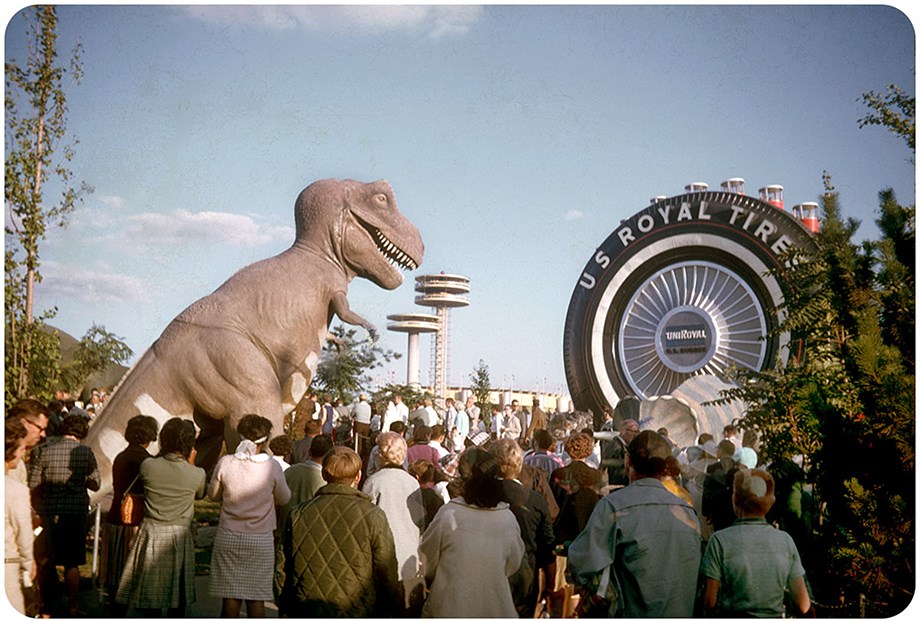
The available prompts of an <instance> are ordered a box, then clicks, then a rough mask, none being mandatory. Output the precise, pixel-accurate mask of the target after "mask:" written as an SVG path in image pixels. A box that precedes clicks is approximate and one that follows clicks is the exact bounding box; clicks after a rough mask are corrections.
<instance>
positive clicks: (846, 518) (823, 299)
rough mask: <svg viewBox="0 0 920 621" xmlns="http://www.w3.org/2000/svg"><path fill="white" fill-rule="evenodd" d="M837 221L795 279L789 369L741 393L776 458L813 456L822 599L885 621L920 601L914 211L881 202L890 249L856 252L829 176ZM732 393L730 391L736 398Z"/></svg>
mask: <svg viewBox="0 0 920 621" xmlns="http://www.w3.org/2000/svg"><path fill="white" fill-rule="evenodd" d="M825 187H826V193H825V196H824V198H823V206H824V214H825V216H824V220H823V222H822V228H821V232H820V233H819V234H818V237H817V241H818V244H819V249H818V251H817V253H816V254H815V256H812V257H802V256H799V257H789V258H790V260H791V259H793V258H794V259H795V261H793V262H792V263H790V267H789V268H788V269H786V270H783V271H784V273H785V276H786V279H787V282H788V292H787V295H786V299H785V303H784V307H783V309H782V311H783V312H784V313H785V318H784V321H783V323H782V325H781V326H780V328H779V329H780V330H782V331H788V332H789V333H790V334H791V335H792V340H791V342H790V345H791V346H790V355H789V357H788V360H787V361H786V363H785V364H784V365H780V366H779V367H778V368H777V369H776V370H775V371H771V372H768V373H752V372H739V373H738V374H737V377H736V380H737V382H738V385H739V386H741V388H738V389H736V390H733V391H731V396H734V397H737V398H741V399H743V400H745V401H747V402H748V403H751V404H752V406H751V409H750V410H749V412H748V414H747V416H746V417H745V419H744V421H743V423H742V424H743V425H744V426H745V427H755V428H757V429H758V430H759V431H760V432H761V435H762V438H763V440H764V453H765V457H766V458H767V460H768V461H779V460H781V459H783V458H789V457H791V456H793V455H797V454H800V455H803V456H804V457H805V460H806V465H807V469H808V477H809V481H810V482H811V483H812V484H813V485H814V491H815V493H816V495H817V499H818V502H819V503H820V505H821V506H822V507H823V508H824V511H823V514H822V520H821V522H820V523H821V526H819V527H818V529H817V531H816V532H815V533H814V538H815V541H817V542H819V543H818V549H820V550H823V554H821V555H820V558H811V559H808V558H806V559H804V560H805V561H806V568H807V570H808V572H809V575H810V578H811V581H812V585H813V587H814V589H815V595H816V599H817V600H818V601H819V602H821V601H824V602H830V601H836V600H837V598H838V596H843V597H844V598H848V599H850V600H851V601H852V600H853V599H855V598H857V597H858V596H859V595H863V596H865V598H866V606H867V609H868V610H869V612H870V613H872V616H875V614H879V615H885V616H887V615H892V614H896V613H897V612H899V611H900V610H902V609H903V608H904V607H905V606H906V605H907V603H909V601H910V599H911V596H912V593H913V588H914V587H913V585H914V577H915V576H914V570H913V559H914V551H915V537H914V512H913V510H914V506H915V491H914V485H915V483H914V462H915V450H914V440H915V438H914V424H915V411H914V391H915V378H914V360H913V357H914V344H913V335H914V288H915V277H914V260H913V256H914V252H915V248H914V231H913V221H914V218H913V208H912V207H910V208H907V207H901V206H899V205H898V204H897V202H896V200H895V197H894V195H893V193H891V191H890V190H886V191H885V192H882V193H881V194H880V209H879V210H880V214H881V215H880V216H879V222H878V223H879V227H880V230H881V231H882V239H881V240H879V241H876V242H864V243H861V244H856V243H854V242H853V240H852V237H853V235H854V233H855V232H856V230H857V227H858V223H856V222H854V221H845V220H843V218H842V217H841V215H840V210H839V206H838V204H837V194H836V192H835V191H834V188H833V186H832V185H831V183H830V178H829V177H827V176H826V177H825ZM726 396H727V395H726Z"/></svg>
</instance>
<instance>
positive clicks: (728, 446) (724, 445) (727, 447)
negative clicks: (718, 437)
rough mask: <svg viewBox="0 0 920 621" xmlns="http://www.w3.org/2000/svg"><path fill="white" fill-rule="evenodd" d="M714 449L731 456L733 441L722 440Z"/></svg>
mask: <svg viewBox="0 0 920 621" xmlns="http://www.w3.org/2000/svg"><path fill="white" fill-rule="evenodd" d="M716 449H717V450H718V451H719V452H720V453H722V454H723V455H725V456H726V457H731V456H732V455H734V454H735V443H734V442H732V441H731V440H722V441H721V442H719V444H718V446H717V447H716Z"/></svg>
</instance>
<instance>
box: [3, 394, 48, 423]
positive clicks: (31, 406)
mask: <svg viewBox="0 0 920 621" xmlns="http://www.w3.org/2000/svg"><path fill="white" fill-rule="evenodd" d="M48 415H49V412H48V408H47V407H45V405H44V404H43V403H42V402H41V401H38V400H37V399H23V400H22V401H17V402H16V404H15V405H14V406H13V407H11V408H10V411H9V412H7V414H6V417H7V418H19V419H22V418H26V419H28V420H30V421H33V422H37V421H36V419H37V418H38V417H39V416H44V417H46V418H47V417H48Z"/></svg>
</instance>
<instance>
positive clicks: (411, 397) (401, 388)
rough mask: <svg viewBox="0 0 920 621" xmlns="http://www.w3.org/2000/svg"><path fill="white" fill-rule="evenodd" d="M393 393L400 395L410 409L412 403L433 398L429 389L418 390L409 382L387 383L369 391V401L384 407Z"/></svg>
mask: <svg viewBox="0 0 920 621" xmlns="http://www.w3.org/2000/svg"><path fill="white" fill-rule="evenodd" d="M393 395H400V396H402V400H403V403H405V404H406V405H407V406H408V407H409V408H410V409H411V408H412V407H413V404H419V403H421V402H422V400H423V399H432V400H434V394H432V393H431V392H430V391H428V390H419V389H418V388H416V387H415V386H412V385H411V384H387V385H386V386H383V387H381V388H378V389H377V390H375V391H374V392H372V393H371V402H372V403H376V404H380V407H383V408H386V404H387V402H388V401H389V400H390V399H391V398H392V397H393ZM378 411H379V412H383V410H380V409H378Z"/></svg>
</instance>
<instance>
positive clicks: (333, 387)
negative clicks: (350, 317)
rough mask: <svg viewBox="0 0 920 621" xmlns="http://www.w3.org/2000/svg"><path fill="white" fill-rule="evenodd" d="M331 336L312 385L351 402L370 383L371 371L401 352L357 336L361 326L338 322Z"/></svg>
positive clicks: (333, 396)
mask: <svg viewBox="0 0 920 621" xmlns="http://www.w3.org/2000/svg"><path fill="white" fill-rule="evenodd" d="M330 333H331V337H332V338H331V339H330V340H329V341H327V343H326V344H325V345H324V346H323V352H322V355H321V356H320V360H319V366H318V367H317V369H316V374H315V375H314V376H313V382H312V384H311V389H312V390H313V391H315V392H317V393H329V394H330V395H332V398H333V399H342V400H343V401H344V402H345V403H351V402H352V401H353V400H354V399H355V397H357V396H358V394H359V393H361V392H363V391H365V390H366V387H367V386H368V385H369V384H370V376H369V375H368V373H369V372H370V371H371V370H372V369H376V368H378V367H380V366H383V365H384V364H386V363H387V362H390V361H391V360H396V359H399V357H400V355H399V354H398V353H396V352H393V351H390V350H384V349H383V348H381V347H378V346H377V344H376V342H374V341H372V340H370V339H365V340H362V341H358V340H356V339H355V335H356V334H357V330H355V329H354V328H349V329H348V330H346V329H345V328H344V327H343V326H341V325H337V326H334V327H333V328H332V330H331V331H330Z"/></svg>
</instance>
